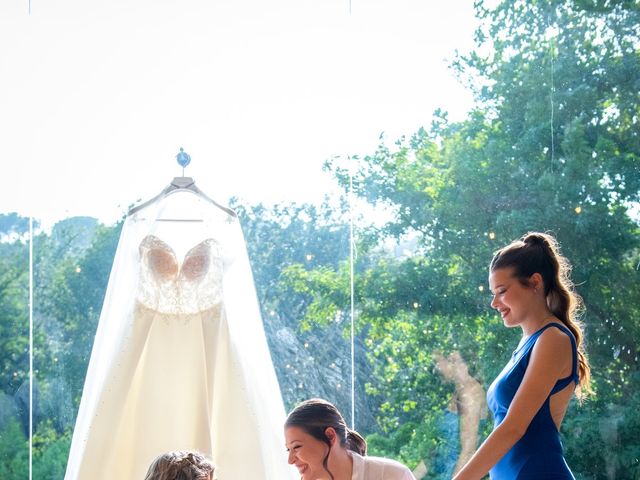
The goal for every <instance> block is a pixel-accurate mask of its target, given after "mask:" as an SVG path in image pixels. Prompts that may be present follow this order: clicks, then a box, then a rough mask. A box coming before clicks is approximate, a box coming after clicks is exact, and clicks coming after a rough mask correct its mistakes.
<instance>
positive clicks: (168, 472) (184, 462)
mask: <svg viewBox="0 0 640 480" xmlns="http://www.w3.org/2000/svg"><path fill="white" fill-rule="evenodd" d="M214 470H215V467H214V465H213V462H211V460H209V459H208V458H206V457H205V456H204V455H202V454H201V453H198V452H188V451H182V450H176V451H174V452H167V453H163V454H162V455H160V456H159V457H157V458H156V459H155V460H154V461H153V462H152V463H151V465H150V466H149V470H148V471H147V475H146V476H145V477H144V480H211V479H212V478H213V471H214Z"/></svg>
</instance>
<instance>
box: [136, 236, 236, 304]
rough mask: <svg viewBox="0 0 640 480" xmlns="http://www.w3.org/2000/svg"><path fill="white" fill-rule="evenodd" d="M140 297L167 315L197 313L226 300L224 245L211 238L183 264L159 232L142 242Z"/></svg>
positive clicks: (140, 299) (189, 255)
mask: <svg viewBox="0 0 640 480" xmlns="http://www.w3.org/2000/svg"><path fill="white" fill-rule="evenodd" d="M139 251H140V284H139V286H138V292H137V300H138V302H140V303H141V304H143V305H144V306H146V307H148V308H150V309H152V310H155V311H157V312H159V313H163V314H171V315H182V314H193V313H198V312H202V311H204V310H208V309H210V308H213V307H215V306H218V305H219V304H220V303H221V302H222V274H223V261H222V255H221V253H222V252H221V247H220V245H219V244H218V242H216V241H215V240H214V239H212V238H209V239H206V240H203V241H202V242H200V243H198V244H197V245H196V246H194V247H193V248H191V249H190V250H189V251H188V252H187V253H186V255H185V256H184V259H183V261H182V264H180V263H179V261H178V258H177V257H176V254H175V252H174V251H173V249H172V248H171V246H169V245H168V244H167V243H165V242H164V241H162V240H160V239H159V238H158V237H156V236H155V235H147V236H146V237H144V239H143V240H142V242H140V249H139Z"/></svg>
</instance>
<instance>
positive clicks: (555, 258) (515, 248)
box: [490, 232, 593, 399]
mask: <svg viewBox="0 0 640 480" xmlns="http://www.w3.org/2000/svg"><path fill="white" fill-rule="evenodd" d="M500 268H513V270H514V275H515V276H516V278H518V280H519V281H520V283H522V284H523V285H527V286H528V285H529V279H530V278H531V275H533V274H534V273H539V274H540V275H541V276H542V279H543V281H544V293H545V296H546V299H547V307H548V308H549V310H550V311H551V313H553V314H554V315H555V316H556V317H558V318H559V319H560V320H561V321H562V323H564V324H565V325H566V327H567V328H568V329H569V330H570V331H571V333H572V334H573V336H574V338H575V340H576V345H577V347H578V378H579V383H578V385H576V395H577V396H578V398H580V399H582V398H584V397H586V396H587V395H589V394H591V393H593V391H592V390H591V368H590V367H589V361H588V359H587V356H586V354H585V351H584V342H583V337H584V335H583V326H582V322H581V320H580V317H581V315H582V313H583V311H584V307H583V303H582V297H580V295H578V293H577V292H576V291H575V286H574V284H573V282H572V281H571V278H570V274H571V264H570V263H569V261H568V260H567V259H566V258H565V257H564V256H563V255H562V254H561V253H560V246H559V244H558V241H557V240H556V239H555V238H554V237H553V236H552V235H549V234H547V233H540V232H529V233H527V234H526V235H524V236H523V237H522V238H521V239H520V240H516V241H514V242H512V243H511V244H509V245H507V246H506V247H503V248H501V249H500V250H498V251H497V252H496V253H495V255H494V257H493V260H491V266H490V271H491V272H493V271H495V270H497V269H500Z"/></svg>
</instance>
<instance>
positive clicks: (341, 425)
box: [284, 398, 415, 480]
mask: <svg viewBox="0 0 640 480" xmlns="http://www.w3.org/2000/svg"><path fill="white" fill-rule="evenodd" d="M284 435H285V439H286V447H287V451H288V452H289V463H290V464H291V465H295V467H296V468H297V469H298V472H300V475H301V478H302V480H328V479H331V480H415V477H414V476H413V475H412V473H411V471H410V470H409V469H408V468H407V467H405V466H404V465H402V464H401V463H398V462H396V461H395V460H389V459H386V458H379V457H369V456H366V455H367V442H366V441H365V439H364V438H362V435H360V434H359V433H358V432H356V431H355V430H350V429H349V428H348V427H347V424H346V423H345V421H344V418H343V417H342V415H341V414H340V412H339V411H338V409H337V408H336V407H335V406H334V405H332V404H331V403H329V402H327V401H326V400H322V399H319V398H313V399H311V400H306V401H304V402H302V403H301V404H299V405H298V406H297V407H296V408H294V409H293V411H292V412H291V413H290V414H289V416H288V417H287V420H286V422H285V424H284Z"/></svg>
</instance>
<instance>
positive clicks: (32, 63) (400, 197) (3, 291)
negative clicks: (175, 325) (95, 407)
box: [0, 0, 640, 479]
mask: <svg viewBox="0 0 640 480" xmlns="http://www.w3.org/2000/svg"><path fill="white" fill-rule="evenodd" d="M475 3H477V5H476V7H475V8H474V2H469V1H462V0H461V1H455V2H447V4H446V5H444V4H438V5H435V4H433V3H432V2H421V1H410V0H407V1H404V0H403V1H394V2H387V1H380V2H373V3H372V2H368V3H367V2H355V1H345V0H341V1H337V0H336V1H331V2H321V4H312V3H309V2H302V3H301V2H299V1H288V0H278V1H276V2H266V3H265V2H214V3H212V4H206V3H203V2H197V1H190V2H187V3H184V2H162V4H158V3H157V2H151V1H141V2H137V3H135V4H131V3H130V2H129V3H126V4H125V3H122V2H120V3H110V4H108V5H106V4H105V5H102V6H96V5H89V4H87V3H86V2H80V1H75V0H68V1H64V2H56V3H47V4H42V3H38V4H32V5H31V15H29V13H28V10H29V4H28V3H26V4H25V5H22V6H16V5H12V6H3V7H2V8H3V15H0V27H1V28H0V61H1V62H2V64H3V65H4V66H5V68H6V71H7V72H12V74H11V75H3V76H2V78H1V79H0V104H1V105H3V108H1V109H0V130H1V131H2V132H4V133H5V134H4V135H2V136H0V151H2V152H3V154H4V155H5V156H6V158H7V159H9V160H11V168H12V169H15V174H14V173H13V172H14V170H10V172H11V175H10V177H11V179H14V178H17V179H23V181H16V182H13V181H9V182H7V185H5V186H4V187H3V189H0V205H1V207H0V219H1V220H2V225H0V226H1V227H2V231H0V247H1V249H2V255H1V256H0V258H1V262H2V263H1V265H0V282H1V283H0V304H1V306H2V309H1V311H2V312H3V313H2V319H3V320H2V327H1V329H0V343H1V344H2V345H3V348H2V349H0V351H1V352H2V359H3V360H2V368H3V372H4V373H3V378H4V383H3V385H2V388H0V413H2V415H1V416H0V429H2V430H1V431H2V433H1V434H0V462H1V463H0V472H2V473H0V477H1V478H25V476H26V474H27V473H26V472H27V471H28V468H29V465H28V442H27V435H28V417H29V409H28V405H29V383H28V367H29V365H28V360H29V355H28V354H29V352H28V348H27V347H28V340H29V328H28V327H29V305H28V292H29V275H28V274H29V255H28V253H29V250H28V245H29V244H28V241H29V238H28V235H27V231H28V215H33V216H34V217H35V218H36V225H35V234H34V238H33V254H34V275H33V278H32V284H31V285H32V286H33V289H34V299H35V301H34V305H33V307H34V308H33V313H34V316H33V319H34V330H33V334H34V346H35V348H34V350H33V352H32V353H33V359H34V371H33V374H34V378H35V382H34V385H33V386H34V399H33V400H34V408H33V412H32V413H33V418H34V427H35V434H34V436H33V438H32V439H31V444H32V446H33V476H34V478H38V479H41V478H42V479H45V478H52V479H60V478H63V477H64V472H65V469H66V465H67V459H68V453H69V446H70V442H71V437H72V434H73V430H74V426H75V425H76V417H77V414H78V408H79V403H80V399H81V396H82V394H83V386H84V384H85V376H86V373H87V366H88V362H89V358H90V355H91V351H92V348H93V345H94V340H95V334H96V328H97V325H98V321H99V318H100V314H101V312H102V311H103V302H104V299H105V292H106V288H107V284H108V282H109V276H110V274H111V272H112V266H113V262H114V255H115V252H116V247H117V245H118V240H119V237H120V234H121V230H122V225H123V221H124V219H125V218H126V214H127V211H128V210H129V208H130V206H132V205H136V204H140V203H141V202H143V201H145V200H149V199H151V198H153V197H154V196H155V195H157V194H158V193H160V192H161V190H162V189H163V188H165V187H166V186H167V185H168V184H169V182H170V181H171V179H172V178H174V177H181V176H187V177H192V178H193V179H195V181H196V185H197V186H198V188H199V189H200V190H201V191H203V192H204V193H206V195H207V196H209V197H211V198H213V199H214V200H215V201H216V202H219V203H221V204H224V205H226V206H229V207H230V208H233V209H234V210H235V211H236V212H237V213H238V217H239V219H240V223H241V225H242V230H243V232H244V237H245V240H246V247H247V253H248V256H249V260H250V263H251V269H252V274H253V280H254V286H255V289H256V293H257V297H258V301H259V304H260V312H261V315H262V318H263V321H264V326H265V331H266V334H267V340H268V345H269V348H270V352H271V357H272V359H273V364H274V368H275V372H276V374H277V378H278V381H279V384H280V389H281V392H282V397H283V400H284V405H285V408H286V410H290V409H291V408H293V407H294V406H295V405H296V404H297V403H298V402H299V401H301V400H303V399H306V398H310V397H322V398H326V399H328V400H329V401H331V402H334V403H335V404H336V405H337V406H338V408H339V409H340V411H341V412H342V413H343V415H344V417H345V419H346V420H347V423H348V424H349V425H350V426H351V425H354V426H355V428H356V429H357V430H358V431H360V432H361V433H362V434H363V435H364V436H365V437H366V438H367V440H368V442H369V448H370V454H373V455H382V456H387V457H392V458H395V459H398V460H400V461H402V462H404V463H405V464H406V465H408V466H409V467H410V468H411V469H412V470H413V471H414V473H415V475H416V477H417V478H425V479H444V478H451V476H452V474H453V472H454V471H455V470H456V469H457V468H459V467H460V466H461V465H462V464H463V463H464V462H465V461H466V459H468V458H469V456H470V455H471V454H472V453H473V452H474V451H475V449H476V448H477V447H478V445H479V443H480V442H481V441H482V440H483V439H484V438H486V436H487V435H489V434H490V432H491V431H492V428H493V417H492V415H491V413H490V412H489V409H488V407H487V403H486V392H487V389H488V387H489V385H490V384H491V382H492V381H493V379H494V378H495V377H496V376H497V375H498V373H499V372H500V371H501V370H502V368H503V366H504V365H505V363H506V362H507V361H508V360H509V359H510V357H511V355H512V353H513V351H514V349H516V347H517V345H518V342H519V340H520V337H521V331H520V329H519V328H505V326H504V325H503V321H502V319H501V318H500V315H499V314H498V313H496V311H495V310H493V309H492V308H491V306H490V302H491V300H492V295H491V292H490V291H489V285H488V281H487V277H488V273H489V272H488V265H489V262H490V261H491V258H492V256H493V254H494V252H495V251H496V249H498V248H500V247H502V246H505V245H506V244H508V243H509V242H511V241H512V240H515V239H517V238H520V237H521V236H522V235H523V234H525V233H526V232H528V231H542V232H550V233H551V234H553V235H554V236H555V237H556V238H557V239H558V241H559V242H560V246H561V251H562V253H563V254H564V255H566V257H567V258H568V259H569V261H570V262H571V264H572V266H573V270H572V272H571V275H572V279H573V281H574V283H575V285H576V290H577V292H578V293H579V294H580V295H581V296H582V297H583V299H584V306H585V308H584V313H583V315H582V317H581V318H582V322H583V324H584V333H585V335H584V345H585V351H586V354H587V357H588V358H589V361H590V363H591V367H592V387H593V390H594V392H595V395H593V396H590V397H588V398H587V399H586V400H585V402H584V403H582V404H580V403H579V402H578V401H577V400H575V399H574V400H572V401H571V403H570V405H569V407H568V410H567V413H566V415H565V417H564V420H563V424H562V428H561V438H562V442H563V445H564V452H565V456H566V459H567V462H568V464H569V466H570V467H571V468H572V470H573V472H574V474H575V476H576V478H581V479H599V478H636V477H637V476H638V472H640V463H639V461H638V455H637V451H638V439H637V430H638V415H637V413H636V412H637V411H638V408H637V407H638V394H637V393H636V390H637V388H635V386H636V384H637V377H638V346H637V341H636V339H637V338H640V332H639V331H638V329H639V324H638V299H639V298H640V292H639V291H638V288H639V286H640V281H639V280H640V279H639V278H638V275H639V273H638V272H640V269H639V265H640V257H639V253H638V252H639V250H638V248H639V238H640V237H639V235H638V228H639V227H638V225H639V221H640V208H639V207H638V201H639V195H638V193H639V189H640V183H639V181H640V174H639V173H638V172H639V171H640V170H639V169H638V155H639V153H640V152H639V149H640V144H639V142H638V105H639V104H640V102H639V100H640V98H638V97H639V94H638V92H639V91H640V89H639V88H638V85H637V81H636V79H637V78H639V76H640V75H639V74H640V72H639V62H638V59H639V53H638V45H640V39H639V38H638V31H637V24H638V22H637V12H636V10H637V8H636V7H635V6H633V5H630V4H629V5H627V4H625V3H620V2H617V3H616V2H613V3H611V2H604V3H603V2H600V3H598V2H596V3H597V4H594V5H587V4H586V3H585V2H577V1H572V2H557V1H552V2H546V3H544V4H540V3H539V2H538V3H537V2H515V1H511V0H509V1H505V2H475ZM5 10H6V12H5ZM4 13H6V14H4ZM476 28H478V30H476ZM5 68H3V71H5ZM180 148H183V149H184V152H186V153H188V154H189V155H190V160H191V161H190V163H189V164H188V165H184V167H183V166H181V165H178V164H177V163H174V162H175V161H176V160H177V159H178V158H177V155H178V154H179V152H180ZM182 158H183V159H184V157H182ZM16 212H17V213H16ZM352 293H353V297H352ZM352 301H353V310H352ZM352 319H353V320H354V321H355V324H354V327H355V328H354V333H355V337H354V339H353V345H354V351H353V352H354V355H355V357H354V358H355V371H354V377H355V386H354V388H355V391H354V399H353V400H354V403H353V404H352V390H351V388H352V383H351V382H352V363H351V362H352V350H351V326H352V324H351V321H352ZM352 408H353V410H354V414H352ZM585 452H589V454H588V455H585ZM284 454H285V452H283V455H284Z"/></svg>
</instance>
